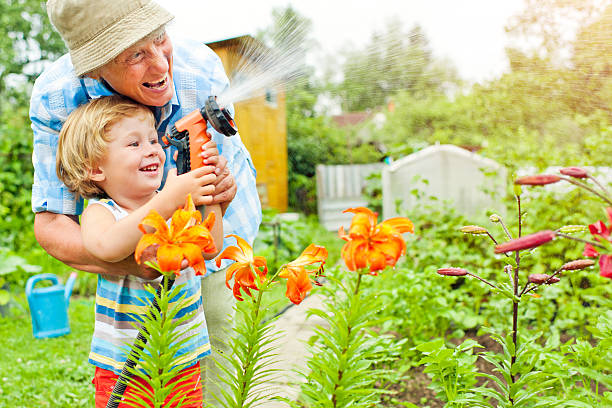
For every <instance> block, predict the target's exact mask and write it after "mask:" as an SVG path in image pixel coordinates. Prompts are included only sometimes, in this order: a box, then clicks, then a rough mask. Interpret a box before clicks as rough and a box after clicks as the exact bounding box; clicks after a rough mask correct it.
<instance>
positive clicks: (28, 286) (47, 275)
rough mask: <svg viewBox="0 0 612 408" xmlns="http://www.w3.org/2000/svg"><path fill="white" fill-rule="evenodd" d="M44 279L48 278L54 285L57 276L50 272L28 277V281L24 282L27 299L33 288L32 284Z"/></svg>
mask: <svg viewBox="0 0 612 408" xmlns="http://www.w3.org/2000/svg"><path fill="white" fill-rule="evenodd" d="M44 280H50V281H51V282H53V284H54V285H57V276H55V275H54V274H52V273H41V274H38V275H35V276H32V277H31V278H30V279H28V282H27V283H26V290H25V292H26V297H27V298H28V299H29V298H30V296H31V295H32V290H34V286H35V285H36V284H37V283H38V282H40V281H44Z"/></svg>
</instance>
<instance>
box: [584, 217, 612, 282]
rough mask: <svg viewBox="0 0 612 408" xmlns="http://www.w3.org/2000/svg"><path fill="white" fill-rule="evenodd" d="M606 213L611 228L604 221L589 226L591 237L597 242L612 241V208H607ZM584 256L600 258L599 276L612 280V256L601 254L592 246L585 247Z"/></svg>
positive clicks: (586, 245)
mask: <svg viewBox="0 0 612 408" xmlns="http://www.w3.org/2000/svg"><path fill="white" fill-rule="evenodd" d="M606 212H607V213H608V219H609V221H610V226H606V224H604V223H603V222H602V221H597V222H596V223H594V224H591V225H589V231H590V232H591V235H593V238H595V241H598V242H600V241H601V240H602V239H603V240H607V241H610V232H611V231H612V208H610V207H608V208H606ZM582 255H583V256H588V257H598V256H599V275H601V276H603V277H604V278H610V279H612V259H610V257H611V256H610V255H606V254H600V253H599V252H598V251H597V250H596V249H595V247H594V246H593V245H591V244H585V245H584V251H583V252H582ZM600 255H601V256H600Z"/></svg>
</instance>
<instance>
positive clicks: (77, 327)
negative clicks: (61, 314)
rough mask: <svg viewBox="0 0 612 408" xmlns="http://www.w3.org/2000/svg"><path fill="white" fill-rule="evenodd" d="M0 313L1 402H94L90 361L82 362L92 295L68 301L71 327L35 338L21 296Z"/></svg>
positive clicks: (89, 329) (68, 404)
mask: <svg viewBox="0 0 612 408" xmlns="http://www.w3.org/2000/svg"><path fill="white" fill-rule="evenodd" d="M19 303H20V304H22V305H23V309H21V310H19V309H17V308H13V313H12V315H11V316H10V317H4V318H2V317H0V339H2V340H1V341H0V344H2V355H3V358H1V359H0V407H2V408H4V407H11V408H16V407H19V408H21V407H23V408H31V407H93V406H94V388H93V385H92V384H91V380H92V378H93V371H94V369H93V366H92V365H91V364H89V363H87V356H88V354H89V345H90V342H91V335H92V333H93V325H94V299H93V298H77V299H75V298H73V299H71V302H70V309H69V315H70V328H71V329H72V331H71V333H70V334H68V335H66V336H63V337H56V338H51V339H36V338H34V336H33V334H32V323H31V321H30V315H29V312H28V309H27V306H25V305H24V303H25V301H24V300H23V299H19Z"/></svg>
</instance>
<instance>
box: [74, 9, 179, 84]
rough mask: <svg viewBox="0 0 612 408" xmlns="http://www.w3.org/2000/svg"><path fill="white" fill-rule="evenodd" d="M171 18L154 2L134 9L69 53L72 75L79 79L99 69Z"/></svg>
mask: <svg viewBox="0 0 612 408" xmlns="http://www.w3.org/2000/svg"><path fill="white" fill-rule="evenodd" d="M173 18H174V16H173V15H172V14H170V13H168V12H167V11H166V10H164V9H163V8H162V7H160V6H158V5H157V4H155V3H154V2H150V3H148V4H147V5H145V6H143V7H140V8H137V9H135V10H134V11H132V12H131V13H129V14H127V15H126V16H124V17H123V18H121V19H120V20H117V21H116V22H115V23H113V24H112V25H111V26H109V27H108V28H106V29H105V30H104V31H102V32H100V33H99V34H98V35H96V36H95V37H94V38H92V39H91V40H90V41H87V42H86V43H84V44H83V45H81V46H80V47H77V48H75V49H71V50H70V58H71V59H72V65H73V66H74V72H75V74H76V75H77V76H81V75H83V74H86V73H88V72H91V71H93V70H95V69H97V68H100V67H101V66H103V65H105V64H106V63H108V62H110V61H111V60H112V59H113V58H115V57H116V56H118V55H119V54H121V53H122V52H123V51H125V50H126V49H128V48H129V47H131V46H132V45H134V44H136V43H137V42H138V41H140V40H142V39H143V38H145V37H146V36H147V35H149V34H151V33H152V32H154V31H155V30H157V29H158V28H160V27H162V26H163V25H165V24H167V23H169V22H170V21H171V20H172V19H173Z"/></svg>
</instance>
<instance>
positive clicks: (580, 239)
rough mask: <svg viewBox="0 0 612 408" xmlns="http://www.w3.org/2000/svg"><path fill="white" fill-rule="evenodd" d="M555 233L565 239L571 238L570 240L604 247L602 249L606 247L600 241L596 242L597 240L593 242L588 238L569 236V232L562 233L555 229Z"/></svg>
mask: <svg viewBox="0 0 612 408" xmlns="http://www.w3.org/2000/svg"><path fill="white" fill-rule="evenodd" d="M555 234H556V235H557V236H558V237H562V238H567V239H571V240H573V241H578V242H582V243H585V244H589V245H592V246H596V247H598V248H604V249H605V248H606V247H605V246H603V245H601V244H600V243H598V242H594V241H589V240H588V239H583V238H578V237H573V236H571V235H569V234H564V233H562V232H557V231H555Z"/></svg>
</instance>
